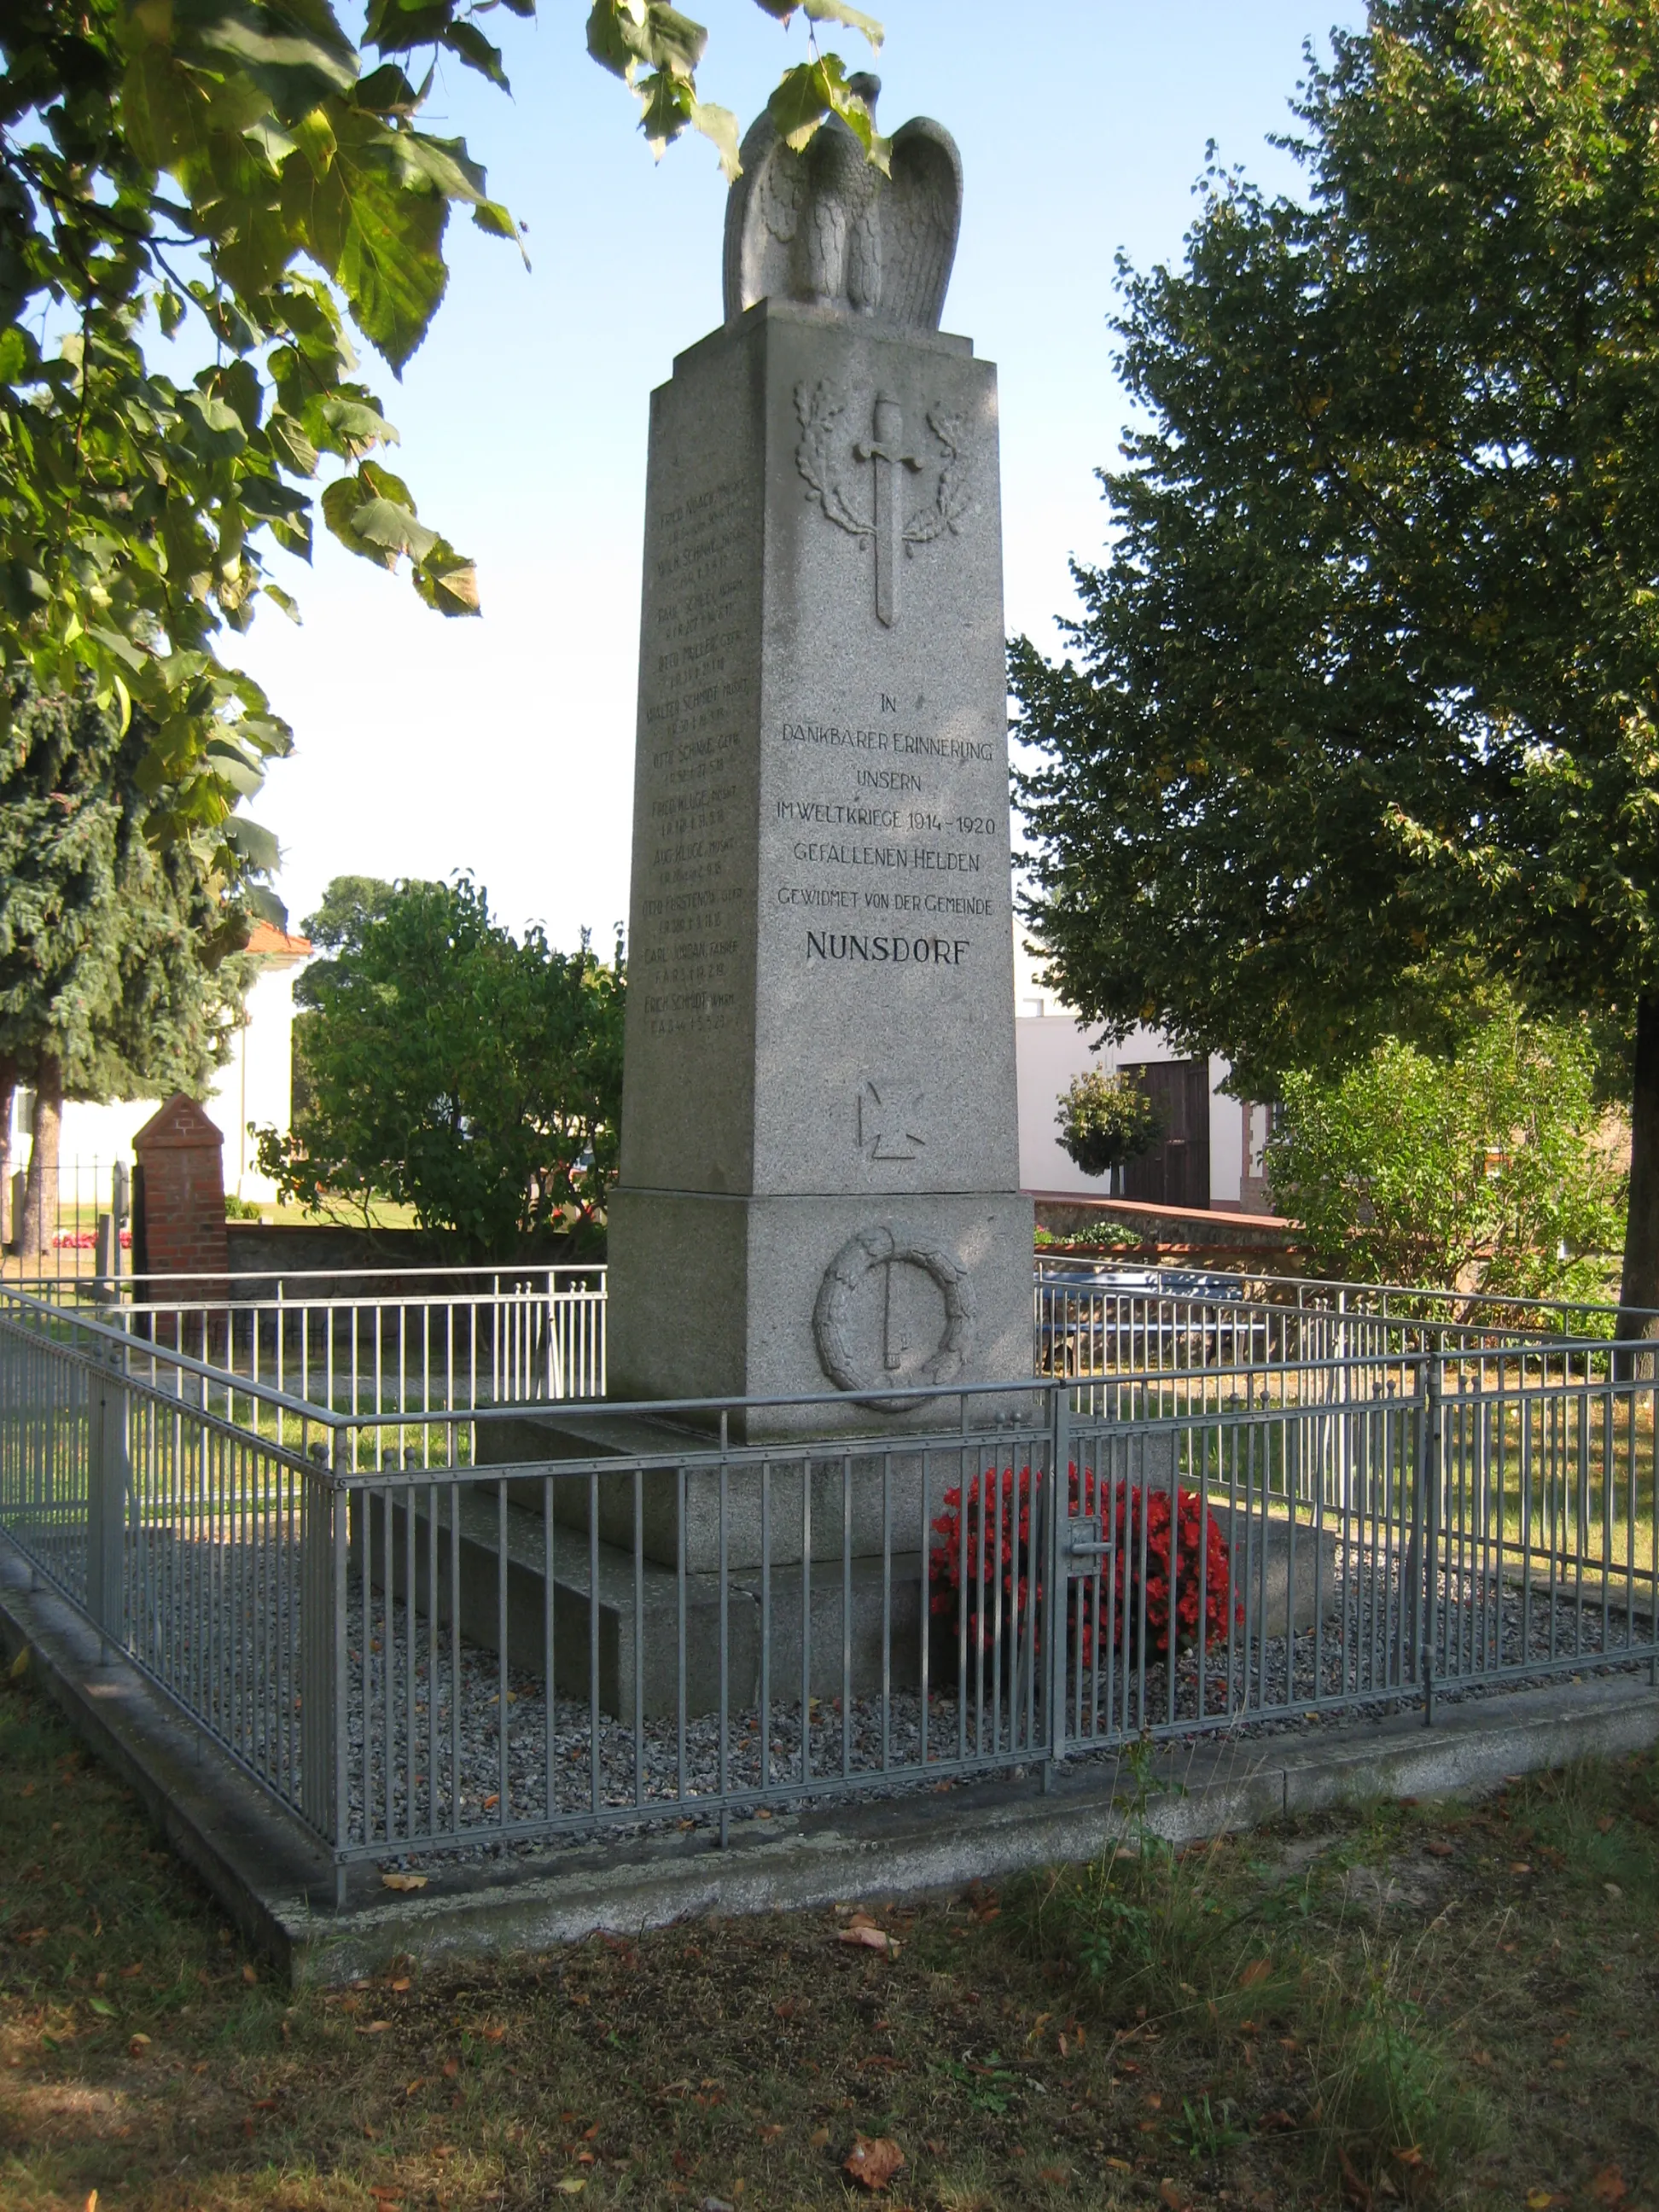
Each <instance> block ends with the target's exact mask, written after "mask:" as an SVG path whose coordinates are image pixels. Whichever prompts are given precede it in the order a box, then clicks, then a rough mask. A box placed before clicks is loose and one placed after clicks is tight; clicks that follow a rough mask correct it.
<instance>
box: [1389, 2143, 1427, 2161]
mask: <svg viewBox="0 0 1659 2212" xmlns="http://www.w3.org/2000/svg"><path fill="white" fill-rule="evenodd" d="M1395 2157H1396V2158H1397V2159H1398V2160H1399V2161H1400V2163H1401V2166H1421V2165H1422V2163H1423V2154H1422V2152H1421V2151H1420V2150H1419V2148H1418V2147H1417V2145H1416V2144H1415V2143H1407V2146H1406V2148H1405V2149H1404V2150H1397V2151H1395Z"/></svg>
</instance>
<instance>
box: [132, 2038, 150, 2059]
mask: <svg viewBox="0 0 1659 2212" xmlns="http://www.w3.org/2000/svg"><path fill="white" fill-rule="evenodd" d="M127 2049H128V2051H129V2052H130V2053H131V2056H132V2057H135V2058H142V2057H143V2055H144V2053H145V2051H148V2050H149V2036H147V2035H135V2036H134V2037H133V2038H132V2039H131V2042H129V2044H128V2045H127Z"/></svg>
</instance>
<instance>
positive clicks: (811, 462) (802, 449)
mask: <svg viewBox="0 0 1659 2212" xmlns="http://www.w3.org/2000/svg"><path fill="white" fill-rule="evenodd" d="M846 409H847V402H846V400H845V398H843V397H842V394H841V393H840V392H838V391H837V390H836V387H835V386H833V385H830V384H827V383H823V382H820V383H818V384H816V385H814V386H811V389H810V390H809V388H808V387H807V386H805V384H798V385H797V386H795V414H796V416H797V419H798V420H799V423H800V428H801V440H800V443H799V446H798V447H796V448H795V466H796V468H797V469H798V470H799V471H800V474H801V476H802V477H804V478H805V482H806V484H807V488H808V495H809V497H811V498H813V499H816V500H817V503H818V505H819V506H820V507H822V508H823V512H824V513H825V514H826V515H827V516H828V517H829V520H830V521H831V522H833V523H834V524H835V525H836V527H837V529H840V530H844V531H846V532H847V533H848V536H849V537H853V538H870V539H871V540H872V542H873V544H874V546H875V555H876V617H877V619H878V621H879V622H880V623H882V624H883V625H884V627H885V628H886V629H894V628H895V627H896V625H897V623H898V618H899V575H900V571H901V568H902V556H908V555H909V554H911V553H914V551H915V549H916V547H917V546H918V545H931V544H933V541H934V540H935V539H936V538H943V537H945V536H946V535H947V534H948V535H951V536H955V535H956V534H957V532H959V531H960V530H961V528H962V526H963V522H964V521H965V520H967V518H968V516H969V513H971V512H972V508H973V498H972V492H971V484H970V474H971V471H970V468H969V462H968V460H967V459H966V458H965V456H964V454H963V447H964V446H965V445H966V443H967V432H966V429H965V428H964V426H963V422H962V418H961V417H960V416H957V415H950V414H947V413H946V412H945V410H944V409H943V408H942V407H937V406H935V407H930V408H929V409H928V410H927V428H929V430H931V431H932V433H933V438H934V441H935V442H936V443H937V445H938V447H939V453H941V454H942V456H943V459H941V460H940V461H939V465H938V466H939V474H938V477H937V478H936V480H935V483H934V485H933V497H932V499H931V500H930V501H927V502H926V503H925V504H923V505H921V506H919V507H908V505H907V501H906V497H905V479H906V477H907V476H924V475H925V474H926V473H927V462H925V461H924V460H922V459H921V458H920V457H919V456H918V455H916V454H915V453H906V452H905V450H904V415H903V410H902V408H901V407H900V405H899V403H898V401H897V400H896V399H892V398H888V397H887V395H886V394H885V393H880V394H878V396H877V399H876V403H875V406H874V409H873V410H872V421H871V428H872V433H873V435H872V436H871V437H870V438H868V439H860V440H858V441H854V443H852V444H851V445H849V446H848V447H846V448H845V451H846V453H848V456H849V457H850V458H851V459H853V460H854V462H857V463H859V464H860V465H866V464H867V465H868V466H869V468H870V470H871V471H872V490H871V498H870V507H869V511H868V513H864V512H861V511H860V507H856V506H854V503H853V501H851V500H850V499H849V498H848V495H847V492H846V490H845V489H844V487H843V485H842V480H841V477H840V473H839V470H838V465H837V462H836V423H837V422H839V420H840V418H841V416H842V415H843V414H844V413H845V412H846Z"/></svg>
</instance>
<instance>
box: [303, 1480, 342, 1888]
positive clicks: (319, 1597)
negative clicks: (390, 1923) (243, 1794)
mask: <svg viewBox="0 0 1659 2212" xmlns="http://www.w3.org/2000/svg"><path fill="white" fill-rule="evenodd" d="M318 1451H319V1463H317V1464H314V1465H313V1466H309V1467H307V1468H306V1470H305V1472H304V1473H303V1474H302V1475H301V1478H300V1480H301V1498H300V1591H301V1595H300V1608H301V1610H300V1637H301V1644H300V1795H301V1809H302V1810H303V1812H304V1814H305V1817H306V1819H307V1821H308V1822H309V1823H310V1825H311V1826H312V1827H313V1828H314V1829H315V1830H316V1831H317V1832H318V1833H319V1835H322V1836H325V1837H326V1838H327V1839H328V1840H329V1842H330V1843H331V1844H338V1843H339V1842H340V1841H341V1840H342V1838H341V1837H340V1835H339V1833H338V1829H339V1816H340V1813H341V1810H342V1808H341V1804H340V1799H339V1791H338V1788H337V1765H338V1760H339V1754H340V1748H341V1747H340V1744H339V1741H338V1733H339V1730H338V1721H337V1702H338V1695H339V1692H340V1689H341V1687H342V1685H343V1681H344V1671H343V1668H342V1666H341V1664H340V1653H341V1647H342V1646H343V1642H344V1637H345V1615H344V1611H343V1599H344V1591H345V1539H346V1534H347V1530H346V1493H345V1492H344V1491H343V1490H342V1489H339V1488H338V1487H337V1486H336V1483H335V1480H334V1469H333V1468H332V1466H331V1464H330V1463H329V1458H328V1456H327V1455H325V1448H323V1447H321V1446H319V1447H318Z"/></svg>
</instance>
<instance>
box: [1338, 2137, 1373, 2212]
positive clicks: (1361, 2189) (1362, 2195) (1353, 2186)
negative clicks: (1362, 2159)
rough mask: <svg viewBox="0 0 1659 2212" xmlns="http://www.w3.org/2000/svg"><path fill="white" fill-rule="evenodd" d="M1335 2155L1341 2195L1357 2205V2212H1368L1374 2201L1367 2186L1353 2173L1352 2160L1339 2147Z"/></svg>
mask: <svg viewBox="0 0 1659 2212" xmlns="http://www.w3.org/2000/svg"><path fill="white" fill-rule="evenodd" d="M1336 2155H1337V2158H1338V2160H1340V2164H1341V2167H1342V2193H1343V2195H1344V2196H1345V2197H1347V2198H1348V2199H1349V2201H1350V2202H1351V2203H1354V2204H1357V2205H1358V2207H1359V2212H1370V2208H1371V2205H1372V2204H1373V2203H1375V2201H1376V2200H1375V2197H1373V2195H1372V2192H1371V2190H1370V2185H1369V2184H1367V2183H1366V2182H1364V2181H1363V2180H1362V2179H1360V2177H1359V2175H1358V2173H1356V2172H1355V2171H1354V2165H1353V2160H1352V2159H1351V2158H1350V2157H1349V2156H1348V2154H1347V2152H1346V2150H1344V2149H1343V2148H1341V2147H1340V2145H1339V2146H1338V2148H1337V2154H1336Z"/></svg>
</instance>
